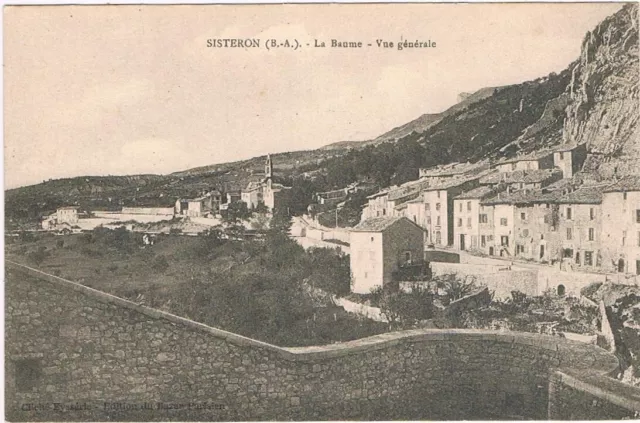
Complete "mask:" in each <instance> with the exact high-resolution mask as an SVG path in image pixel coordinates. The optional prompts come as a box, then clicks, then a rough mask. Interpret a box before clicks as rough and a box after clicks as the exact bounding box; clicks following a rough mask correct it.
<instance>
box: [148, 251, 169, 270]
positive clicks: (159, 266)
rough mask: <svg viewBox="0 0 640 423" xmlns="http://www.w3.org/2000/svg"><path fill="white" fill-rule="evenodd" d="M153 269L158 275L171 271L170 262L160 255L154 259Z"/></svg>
mask: <svg viewBox="0 0 640 423" xmlns="http://www.w3.org/2000/svg"><path fill="white" fill-rule="evenodd" d="M151 267H152V269H153V270H155V271H156V272H158V273H164V272H166V271H167V270H168V269H169V261H168V260H167V258H166V257H165V256H163V255H159V256H157V257H156V258H154V259H153V262H152V264H151Z"/></svg>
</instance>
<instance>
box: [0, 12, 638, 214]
mask: <svg viewBox="0 0 640 423" xmlns="http://www.w3.org/2000/svg"><path fill="white" fill-rule="evenodd" d="M639 69H640V64H639V61H638V5H637V4H631V3H630V4H627V5H625V6H624V7H622V8H621V10H620V11H618V12H617V13H615V14H614V15H612V16H610V17H608V18H607V19H605V20H604V21H603V22H601V23H600V24H599V25H598V26H597V27H596V28H594V29H593V30H592V31H590V32H588V33H587V34H586V35H585V38H584V40H583V42H582V49H581V54H580V57H578V58H576V60H575V61H574V62H573V63H572V64H570V65H569V66H568V67H567V69H565V70H563V71H562V72H560V73H558V74H555V73H552V74H550V75H546V76H542V77H540V78H538V79H536V80H533V81H527V82H523V83H521V84H514V85H510V86H504V87H488V88H483V89H481V90H478V91H476V92H474V93H471V94H467V93H462V94H461V95H460V96H459V100H460V102H459V103H457V104H455V105H453V106H452V107H450V108H449V109H447V110H445V111H443V112H441V113H434V114H424V115H422V116H420V117H418V118H417V119H414V120H412V121H410V122H407V123H405V124H403V125H399V126H398V127H396V128H393V129H391V130H390V131H388V132H386V133H384V134H381V135H380V136H378V137H376V138H375V139H372V140H367V141H342V142H337V143H333V144H330V145H327V146H325V147H322V148H320V149H317V150H310V151H296V152H288V153H280V154H274V155H273V156H272V157H273V162H274V166H275V172H276V174H277V175H278V176H279V177H281V178H283V179H286V180H287V182H288V183H294V184H295V183H296V182H295V181H296V180H298V179H301V178H302V176H305V177H306V178H307V179H309V178H311V179H312V180H313V184H312V185H309V186H306V188H305V189H306V190H307V191H309V190H311V189H317V190H326V189H333V188H335V187H337V186H339V185H340V184H342V183H348V182H353V181H355V180H358V179H370V180H374V181H376V182H377V183H378V184H380V185H382V186H384V184H387V183H390V181H393V183H401V182H402V181H404V180H409V179H411V178H415V177H416V175H417V168H418V167H420V166H434V165H438V164H446V163H450V162H453V161H457V162H462V161H471V162H475V161H478V160H486V159H499V158H501V157H511V156H514V155H516V154H519V153H525V152H530V151H535V150H538V149H541V148H547V147H550V146H553V145H559V144H563V143H571V144H573V143H585V144H586V145H587V150H588V158H587V161H586V163H585V167H584V172H585V173H587V174H588V175H591V176H593V177H594V178H605V179H606V178H613V177H614V176H615V175H618V176H624V175H631V174H635V175H637V174H640V166H638V163H640V134H639V133H638V119H639V118H640V110H639V106H640V101H639V83H640V81H639ZM263 164H264V156H262V157H255V158H252V159H248V160H242V161H237V162H232V163H225V164H218V165H211V166H203V167H198V168H193V169H187V170H184V171H181V172H176V173H173V174H170V175H138V176H111V177H78V178H69V179H62V180H55V181H48V182H44V183H42V184H37V185H32V186H29V187H22V188H17V189H13V190H8V191H7V192H6V196H5V198H6V202H5V206H6V208H5V210H6V215H7V218H8V219H14V220H22V219H27V218H28V219H35V218H36V217H38V216H39V215H42V214H44V213H46V212H47V211H50V210H51V209H52V208H55V206H56V205H60V204H69V203H73V204H87V206H88V207H104V206H105V201H106V200H105V198H110V201H108V204H106V205H110V206H112V207H116V206H118V205H120V204H127V205H156V204H160V203H163V204H167V203H169V204H170V203H171V202H172V201H175V198H176V197H180V196H189V195H194V194H196V193H197V192H198V191H200V190H203V189H207V188H208V187H218V188H222V189H239V188H241V187H243V186H244V185H245V184H246V183H247V181H249V180H251V179H252V178H255V177H256V175H259V174H260V173H261V172H262V171H263ZM381 167H390V169H391V170H389V171H383V170H384V169H382V170H381ZM336 175H344V177H341V178H336V177H335V176H336ZM307 191H305V196H304V198H305V199H308V200H309V201H310V196H309V194H308V192H307Z"/></svg>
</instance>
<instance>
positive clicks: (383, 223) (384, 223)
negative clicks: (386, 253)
mask: <svg viewBox="0 0 640 423" xmlns="http://www.w3.org/2000/svg"><path fill="white" fill-rule="evenodd" d="M402 219H405V220H406V221H407V222H410V223H411V224H414V225H415V223H413V222H412V221H411V220H409V219H407V218H406V217H398V216H395V217H373V218H371V219H367V220H365V221H363V222H360V223H359V224H358V225H357V226H356V227H355V228H353V229H351V231H352V232H382V231H384V230H386V229H387V228H388V227H390V226H391V225H393V224H394V223H396V222H399V221H400V220H402Z"/></svg>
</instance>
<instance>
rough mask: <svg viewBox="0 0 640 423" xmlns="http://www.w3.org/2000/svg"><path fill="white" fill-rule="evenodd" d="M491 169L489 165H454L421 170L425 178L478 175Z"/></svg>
mask: <svg viewBox="0 0 640 423" xmlns="http://www.w3.org/2000/svg"><path fill="white" fill-rule="evenodd" d="M487 169H489V163H486V162H485V163H474V164H471V163H453V164H450V165H445V166H438V167H433V168H430V169H420V171H421V173H422V176H423V177H437V176H452V175H464V174H469V173H472V172H473V173H477V172H481V171H483V170H487Z"/></svg>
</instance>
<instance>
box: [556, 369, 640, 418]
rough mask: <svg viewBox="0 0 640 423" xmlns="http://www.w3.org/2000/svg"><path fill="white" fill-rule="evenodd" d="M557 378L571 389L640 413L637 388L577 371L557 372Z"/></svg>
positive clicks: (639, 391)
mask: <svg viewBox="0 0 640 423" xmlns="http://www.w3.org/2000/svg"><path fill="white" fill-rule="evenodd" d="M555 377H557V378H559V379H560V381H562V383H564V384H565V385H567V386H569V387H571V388H574V389H577V390H579V391H582V392H587V393H589V394H591V395H593V396H595V397H597V398H602V399H604V400H607V401H609V402H611V403H612V404H615V405H618V406H620V407H622V408H626V409H631V410H634V411H636V412H639V413H640V389H638V388H636V387H635V386H631V385H628V384H626V383H622V382H620V381H619V380H616V379H613V378H610V377H607V376H604V375H601V374H588V375H585V374H584V372H579V371H577V370H575V369H567V370H561V371H556V372H555Z"/></svg>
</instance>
